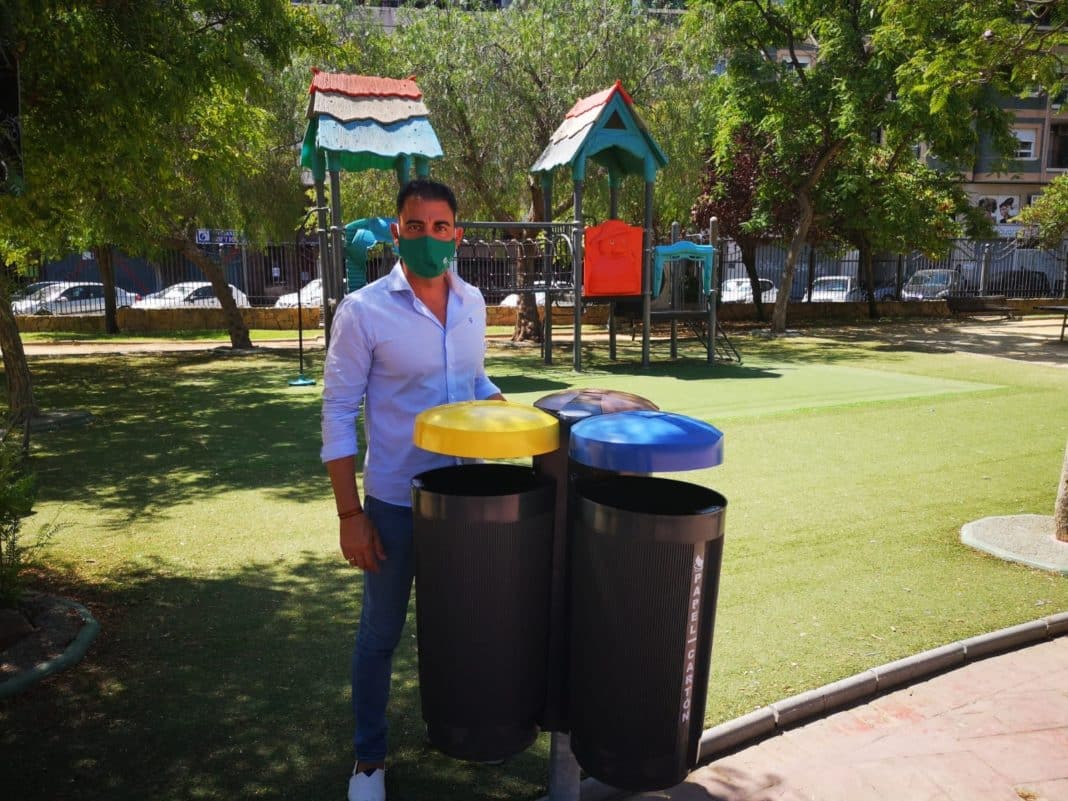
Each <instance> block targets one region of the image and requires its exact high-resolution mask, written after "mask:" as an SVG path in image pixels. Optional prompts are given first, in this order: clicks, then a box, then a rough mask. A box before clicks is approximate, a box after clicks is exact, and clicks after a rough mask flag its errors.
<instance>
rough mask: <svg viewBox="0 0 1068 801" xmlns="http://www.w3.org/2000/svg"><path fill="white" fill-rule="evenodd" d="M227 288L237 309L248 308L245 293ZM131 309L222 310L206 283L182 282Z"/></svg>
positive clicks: (233, 288)
mask: <svg viewBox="0 0 1068 801" xmlns="http://www.w3.org/2000/svg"><path fill="white" fill-rule="evenodd" d="M228 286H229V287H230V293H231V294H232V295H233V296H234V301H235V302H236V303H237V305H238V307H240V308H248V305H249V302H248V298H247V297H246V296H245V293H244V292H242V291H241V290H240V289H238V288H237V287H236V286H234V285H233V284H229V285H228ZM133 307H134V308H135V309H185V308H189V309H219V308H222V304H221V303H219V299H218V298H217V297H215V290H214V289H213V288H212V286H211V284H209V283H208V282H207V281H184V282H182V283H180V284H171V285H170V286H169V287H167V288H166V289H161V290H160V291H159V292H153V293H152V294H151V295H146V296H145V297H144V298H143V299H141V300H139V301H137V302H136V303H135V304H133Z"/></svg>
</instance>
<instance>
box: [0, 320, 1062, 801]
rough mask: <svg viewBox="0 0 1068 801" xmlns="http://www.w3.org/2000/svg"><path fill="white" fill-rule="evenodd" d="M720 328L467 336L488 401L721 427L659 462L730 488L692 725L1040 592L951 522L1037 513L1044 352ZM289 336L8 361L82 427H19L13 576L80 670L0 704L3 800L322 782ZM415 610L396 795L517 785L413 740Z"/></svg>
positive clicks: (324, 596)
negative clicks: (30, 453) (262, 346)
mask: <svg viewBox="0 0 1068 801" xmlns="http://www.w3.org/2000/svg"><path fill="white" fill-rule="evenodd" d="M738 344H739V346H740V349H741V350H742V352H743V355H744V356H745V363H744V364H743V365H742V366H729V367H728V366H717V367H712V368H709V367H708V366H706V365H705V364H704V363H703V362H702V360H701V358H700V354H699V353H698V351H697V350H696V349H694V348H693V347H692V346H688V347H687V349H686V351H685V354H686V356H687V357H688V358H687V359H686V360H684V361H681V362H679V363H677V364H663V363H654V365H653V366H652V368H650V369H649V370H647V371H642V370H641V369H640V367H639V365H638V358H637V354H636V351H635V349H634V347H633V346H632V345H630V343H629V342H626V343H625V344H624V348H623V351H624V352H622V353H621V360H620V362H618V363H616V364H612V363H609V362H608V361H607V351H606V348H605V347H604V346H603V345H602V344H600V343H596V344H588V345H587V347H588V348H589V352H588V353H587V354H586V359H585V360H584V364H585V365H586V366H587V368H588V369H587V370H586V372H584V373H583V374H581V375H576V374H575V373H573V372H572V371H571V370H570V353H568V352H566V351H564V350H561V351H560V353H559V356H558V358H557V364H556V365H554V366H552V367H545V366H543V365H542V364H541V363H540V358H539V354H538V351H537V350H536V349H524V348H519V349H517V348H509V347H491V350H490V354H489V358H488V366H489V371H490V373H491V375H493V376H494V377H495V378H496V379H497V380H498V383H499V384H500V385H501V387H502V389H503V390H504V391H505V393H506V394H507V395H508V396H509V398H510V399H511V400H515V401H521V402H530V401H533V400H536V399H537V398H539V397H541V396H542V395H544V394H547V393H549V392H554V391H557V390H559V389H564V388H567V387H571V386H591V387H604V388H614V389H622V390H626V391H629V392H635V393H638V394H640V395H644V396H645V397H647V398H649V399H650V400H652V401H654V402H655V403H657V404H659V405H660V406H661V408H663V409H665V410H669V411H677V412H681V413H685V414H689V415H692V416H694V417H698V418H701V419H704V420H707V421H709V422H711V423H713V424H714V425H717V426H718V427H719V428H721V429H722V430H723V432H724V435H725V461H724V464H723V465H722V466H720V467H717V468H714V469H710V470H707V471H696V472H694V473H690V474H683V475H681V476H676V477H679V478H684V479H686V480H690V481H695V482H698V483H702V484H707V485H708V486H711V487H714V488H715V489H717V490H719V491H720V492H722V493H723V494H724V495H725V496H726V497H727V498H728V502H729V505H728V510H727V513H726V531H727V534H726V540H725V550H724V563H723V574H722V583H721V593H720V601H719V608H718V615H717V623H716V633H715V648H714V653H713V659H712V663H713V664H712V678H711V683H710V692H709V702H708V703H709V706H708V710H707V715H706V719H707V720H706V722H707V723H708V724H709V725H711V724H713V723H716V722H719V721H722V720H725V719H728V718H731V717H734V716H736V715H739V714H743V713H745V712H747V711H750V710H752V709H754V708H756V707H759V706H761V705H763V704H767V703H769V702H772V701H776V700H779V699H781V698H783V697H786V696H788V695H792V694H794V693H797V692H800V691H802V690H805V689H808V688H812V687H816V686H820V685H822V684H825V683H827V682H829V681H832V680H834V679H838V678H842V677H844V676H848V675H852V674H853V673H856V672H858V671H861V670H864V669H866V668H869V667H872V666H875V665H879V664H882V663H885V662H887V661H890V660H893V659H896V658H898V657H902V656H905V655H908V654H912V653H915V652H918V651H921V650H924V649H927V648H931V647H934V646H937V645H941V644H945V643H949V642H953V641H955V640H958V639H961V638H963V637H967V636H970V635H974V634H977V633H980V632H986V631H991V630H995V629H998V628H1001V627H1004V626H1008V625H1011V624H1014V623H1020V622H1023V621H1027V620H1031V619H1034V618H1037V617H1042V616H1045V615H1049V614H1052V613H1054V612H1059V611H1064V610H1068V581H1066V580H1065V579H1064V578H1063V577H1060V576H1055V575H1052V574H1046V573H1042V572H1039V571H1034V570H1030V569H1028V568H1025V567H1022V566H1020V565H1016V564H1011V563H1007V562H1002V561H999V560H997V559H994V558H992V557H990V556H987V555H985V554H982V553H979V552H976V551H974V550H971V549H969V548H966V547H964V546H962V545H961V544H960V542H959V530H960V527H961V525H962V524H963V523H965V522H968V521H970V520H974V519H977V518H979V517H983V516H987V515H1002V514H1015V513H1024V512H1028V513H1039V514H1049V513H1051V512H1052V507H1053V501H1054V493H1055V491H1056V487H1057V482H1058V479H1059V475H1060V467H1061V462H1062V457H1063V453H1064V445H1065V437H1066V433H1068V432H1066V426H1065V422H1064V421H1065V420H1068V393H1065V391H1064V387H1065V386H1066V384H1068V381H1066V374H1065V371H1064V370H1063V369H1057V368H1053V367H1047V366H1040V365H1034V364H1026V363H1023V362H1018V361H1016V362H1012V361H1007V360H998V359H989V358H979V357H974V356H969V355H964V354H953V353H939V354H933V353H921V352H914V351H909V350H895V349H892V348H890V347H888V346H886V345H884V344H883V343H881V342H880V341H878V340H876V339H875V338H874V332H873V336H872V338H871V339H870V340H865V339H857V338H856V337H852V338H851V339H849V340H848V341H847V340H845V339H838V340H836V339H831V338H824V339H821V338H817V337H791V338H786V339H781V340H768V339H766V338H763V337H759V336H752V337H747V336H742V337H740V338H739V341H738ZM661 349H662V348H658V350H657V351H655V352H654V359H655V358H658V357H660V356H662V354H661V353H660V352H659V350H661ZM321 357H322V354H321V351H315V352H313V353H312V354H311V355H310V356H309V357H307V358H308V359H309V361H310V364H309V366H308V369H307V371H306V372H307V373H308V374H309V375H311V376H314V377H316V378H318V377H319V375H320V373H321ZM295 359H296V357H295V355H293V356H292V357H289V356H284V355H283V356H279V355H277V354H274V355H272V354H260V355H256V356H252V357H248V358H235V357H220V356H216V355H213V354H205V353H179V354H166V355H154V356H114V355H109V356H106V357H80V358H43V357H41V358H35V359H33V361H32V363H31V365H32V368H33V371H34V376H35V381H36V388H37V393H38V398H39V400H40V401H41V403H42V405H43V406H45V407H47V408H64V409H71V408H77V409H88V410H90V411H92V412H93V414H94V416H95V422H94V423H93V424H92V425H90V426H88V427H83V428H71V429H63V430H59V431H55V432H52V433H47V434H39V435H37V436H36V438H35V440H34V444H33V448H34V456H35V459H36V463H37V466H38V471H39V477H40V487H41V493H40V494H41V499H40V501H39V503H38V506H37V515H36V517H35V519H34V520H31V522H30V523H29V525H28V526H27V532H28V533H29V534H31V535H32V533H33V532H34V531H35V530H36V529H37V528H39V527H40V525H42V524H44V523H50V522H55V523H58V524H59V525H60V526H61V527H62V528H61V531H60V533H59V534H58V535H57V536H56V538H55V539H54V541H53V542H52V544H51V546H50V549H49V552H48V561H47V563H48V568H49V569H48V572H47V573H45V574H43V575H42V576H41V581H42V582H44V583H45V585H46V586H49V587H52V588H55V589H58V590H60V591H64V592H66V593H68V594H71V595H73V596H75V597H78V598H80V599H82V600H83V601H85V602H86V603H87V604H88V605H89V606H90V607H91V608H92V609H93V611H94V613H96V614H97V616H98V617H99V619H100V620H101V622H102V624H103V632H102V634H101V635H100V637H99V638H98V639H97V641H96V643H94V645H93V647H92V648H91V649H90V652H89V654H88V656H87V658H86V659H85V661H83V662H82V663H81V664H80V665H79V666H78V667H76V668H75V669H73V670H70V671H68V672H65V673H63V674H60V675H58V676H56V677H54V678H51V679H49V680H47V681H46V682H44V683H43V684H41V685H38V686H37V687H35V688H33V689H31V690H29V691H28V692H26V693H24V694H22V695H19V696H16V697H15V698H13V699H10V700H7V701H5V702H2V703H0V746H2V753H3V754H4V755H5V758H4V759H2V760H0V787H5V788H9V787H17V788H18V790H19V792H17V793H16V795H15V796H14V797H17V798H19V799H26V800H27V801H31V800H32V799H55V798H62V799H101V801H103V800H104V799H107V801H120V800H123V801H124V800H126V799H129V801H133V800H134V799H138V801H140V799H145V798H153V799H159V800H160V801H164V800H169V799H175V801H177V799H219V801H222V800H223V799H226V800H227V801H231V800H232V799H237V798H273V799H312V798H341V797H342V796H343V793H344V789H343V788H344V781H345V773H346V771H347V770H348V769H349V768H350V767H351V762H350V746H349V738H350V721H349V713H348V700H347V698H348V660H349V650H350V642H351V637H352V634H353V630H354V627H355V621H356V617H357V613H358V589H359V583H360V579H359V577H358V576H357V574H355V573H354V572H352V571H351V570H350V569H348V568H347V566H346V565H345V564H344V562H342V561H341V560H340V558H339V557H338V555H337V554H336V520H335V517H334V514H333V503H332V500H331V498H330V493H329V488H328V486H327V481H326V477H325V472H324V471H323V469H322V467H321V465H320V464H319V460H318V440H319V433H318V432H319V424H318V412H319V397H320V392H321V385H316V386H312V387H307V388H295V387H290V386H288V385H287V381H288V380H289V379H290V378H292V377H293V376H294V375H295V372H296V370H295V365H296V361H295ZM38 521H40V522H38ZM414 633H415V632H414V619H413V620H412V625H411V626H410V628H409V631H408V632H407V635H406V639H405V642H404V643H403V645H402V647H401V649H400V651H399V654H398V659H397V662H396V665H395V667H396V671H397V679H396V685H395V686H396V693H395V710H394V711H395V714H394V726H393V730H392V742H393V748H394V753H393V755H392V767H391V770H390V779H389V783H390V790H391V792H393V793H394V797H400V798H404V799H406V801H422V800H423V799H426V800H427V801H430V799H434V800H435V801H436V800H437V799H446V801H449V800H450V799H455V801H461V799H462V800H463V801H469V800H470V799H531V798H535V797H537V796H539V795H541V794H543V793H544V792H545V784H546V779H547V765H548V763H547V741H548V738H547V736H543V737H542V738H540V739H539V742H538V744H537V745H536V746H535V747H534V748H532V749H530V750H529V751H527V752H526V753H524V754H522V755H520V756H518V757H515V758H513V759H511V760H509V761H508V762H507V763H506V764H505V765H503V766H500V767H487V766H474V765H467V764H464V763H459V762H455V761H453V760H450V759H447V758H445V757H442V756H440V755H438V754H436V753H435V752H433V751H432V750H431V749H429V748H428V747H427V746H426V745H425V743H424V740H423V736H422V731H423V727H422V721H421V718H420V715H419V703H418V690H417V687H416V680H415V678H416V664H415V651H414V647H413V646H414ZM638 691H639V690H638V689H637V688H636V692H638Z"/></svg>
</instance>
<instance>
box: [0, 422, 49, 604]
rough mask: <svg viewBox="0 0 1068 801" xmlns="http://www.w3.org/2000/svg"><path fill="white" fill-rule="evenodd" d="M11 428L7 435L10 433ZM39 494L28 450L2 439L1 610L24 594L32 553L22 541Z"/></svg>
mask: <svg viewBox="0 0 1068 801" xmlns="http://www.w3.org/2000/svg"><path fill="white" fill-rule="evenodd" d="M10 432H11V429H10V428H9V429H8V432H7V433H10ZM36 496H37V491H36V485H35V481H34V477H33V474H32V473H30V471H29V469H28V465H27V461H26V457H25V453H24V450H23V449H22V448H21V447H20V446H16V445H14V444H12V443H11V441H10V439H9V438H8V437H6V436H5V437H4V438H3V439H2V440H0V607H14V606H16V605H17V604H18V602H19V600H20V599H21V594H22V571H23V568H24V567H25V565H26V559H27V557H28V555H29V553H30V551H31V550H34V549H36V548H37V547H40V545H41V544H43V542H42V541H41V540H38V542H37V543H36V544H35V545H34V546H32V548H31V547H27V546H26V545H25V544H24V543H23V542H22V541H21V540H20V530H21V528H22V520H23V518H25V517H26V516H27V515H29V514H30V512H31V511H32V510H33V503H34V500H36Z"/></svg>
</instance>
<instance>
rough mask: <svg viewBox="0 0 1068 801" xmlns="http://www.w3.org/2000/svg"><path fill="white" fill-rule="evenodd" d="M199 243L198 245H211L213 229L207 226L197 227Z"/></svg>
mask: <svg viewBox="0 0 1068 801" xmlns="http://www.w3.org/2000/svg"><path fill="white" fill-rule="evenodd" d="M197 244H198V245H210V244H211V231H210V230H209V229H207V228H198V229H197Z"/></svg>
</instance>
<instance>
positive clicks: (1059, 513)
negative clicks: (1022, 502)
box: [1053, 447, 1068, 542]
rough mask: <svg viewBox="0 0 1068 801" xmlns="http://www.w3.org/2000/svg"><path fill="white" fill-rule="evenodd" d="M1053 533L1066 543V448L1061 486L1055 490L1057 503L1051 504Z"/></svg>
mask: <svg viewBox="0 0 1068 801" xmlns="http://www.w3.org/2000/svg"><path fill="white" fill-rule="evenodd" d="M1053 533H1054V535H1055V536H1056V537H1057V539H1058V540H1060V541H1061V542H1068V447H1066V448H1065V449H1064V464H1063V465H1062V466H1061V485H1060V487H1059V488H1058V489H1057V501H1056V503H1054V504H1053Z"/></svg>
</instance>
